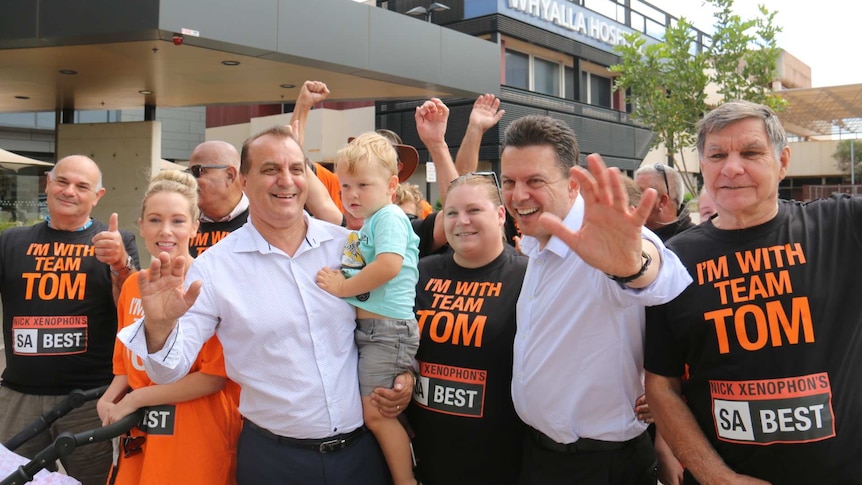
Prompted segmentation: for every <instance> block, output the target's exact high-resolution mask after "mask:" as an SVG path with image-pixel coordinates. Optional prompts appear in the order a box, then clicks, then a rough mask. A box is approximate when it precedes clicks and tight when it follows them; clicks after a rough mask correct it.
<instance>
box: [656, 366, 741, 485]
mask: <svg viewBox="0 0 862 485" xmlns="http://www.w3.org/2000/svg"><path fill="white" fill-rule="evenodd" d="M680 382H681V381H680V379H679V378H669V377H664V376H659V375H657V374H653V373H651V372H647V373H646V391H647V402H648V403H649V406H650V410H651V412H652V414H653V416H654V417H655V421H656V426H657V427H658V430H659V431H660V432H661V435H662V436H663V437H664V439H665V441H666V442H667V444H668V445H670V448H671V450H673V452H674V455H676V456H677V458H679V461H680V462H681V463H682V464H683V466H685V467H686V468H687V469H688V470H689V471H691V473H692V474H693V475H694V476H695V478H697V479H698V481H700V482H701V483H703V484H705V485H706V484H711V483H733V482H732V480H733V477H734V476H736V474H735V473H734V472H733V470H731V469H730V468H729V467H728V466H727V465H726V464H725V463H724V460H722V459H721V457H720V456H719V455H718V453H717V452H716V451H715V449H713V447H712V445H711V444H710V443H709V441H708V440H707V439H706V436H705V435H704V434H703V432H702V431H701V429H700V427H699V426H698V425H697V421H696V420H695V419H694V415H693V414H692V413H691V410H690V409H689V408H688V405H686V403H685V401H683V400H682V396H681V383H680Z"/></svg>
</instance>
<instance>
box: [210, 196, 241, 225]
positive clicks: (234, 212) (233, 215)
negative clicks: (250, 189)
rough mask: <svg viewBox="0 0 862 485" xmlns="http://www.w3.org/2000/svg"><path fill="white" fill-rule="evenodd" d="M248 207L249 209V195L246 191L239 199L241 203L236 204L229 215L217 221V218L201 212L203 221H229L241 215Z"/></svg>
mask: <svg viewBox="0 0 862 485" xmlns="http://www.w3.org/2000/svg"><path fill="white" fill-rule="evenodd" d="M246 209H248V197H246V195H245V192H243V194H242V197H240V199H239V203H238V204H237V205H236V207H234V208H233V210H232V211H230V213H229V214H228V215H226V216H224V217H222V218H221V219H219V220H217V221H215V220H213V219H211V218H210V217H208V216H207V215H206V214H204V213H203V212H201V222H228V221H232V220H234V219H236V218H237V216H239V215H240V214H242V213H243V212H245V211H246Z"/></svg>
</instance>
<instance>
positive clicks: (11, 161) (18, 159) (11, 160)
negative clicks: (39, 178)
mask: <svg viewBox="0 0 862 485" xmlns="http://www.w3.org/2000/svg"><path fill="white" fill-rule="evenodd" d="M34 165H36V166H42V167H53V166H54V164H53V163H48V162H43V161H41V160H35V159H33V158H27V157H23V156H21V155H18V154H15V153H12V152H7V151H6V150H4V149H2V148H0V167H3V168H5V169H7V170H12V171H14V172H17V171H18V170H19V169H21V168H24V167H26V166H34Z"/></svg>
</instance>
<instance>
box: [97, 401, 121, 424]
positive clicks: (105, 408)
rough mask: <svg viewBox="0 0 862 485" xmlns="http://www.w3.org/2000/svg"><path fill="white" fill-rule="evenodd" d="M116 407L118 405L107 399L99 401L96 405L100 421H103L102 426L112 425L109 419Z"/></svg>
mask: <svg viewBox="0 0 862 485" xmlns="http://www.w3.org/2000/svg"><path fill="white" fill-rule="evenodd" d="M114 406H116V404H114V403H112V402H111V401H109V400H107V399H99V401H98V402H97V403H96V412H98V413H99V419H101V420H102V426H107V425H109V424H111V422H110V418H109V417H110V416H111V410H112V409H113V408H114Z"/></svg>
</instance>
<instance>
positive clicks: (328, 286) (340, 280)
mask: <svg viewBox="0 0 862 485" xmlns="http://www.w3.org/2000/svg"><path fill="white" fill-rule="evenodd" d="M344 281H345V280H344V275H343V274H341V271H336V270H334V269H331V268H323V269H321V270H320V271H318V272H317V286H319V287H321V288H322V289H323V290H324V291H326V292H327V293H329V294H330V295H334V296H337V297H339V298H343V297H344V296H343V295H342V294H341V287H342V286H343V285H344Z"/></svg>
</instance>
